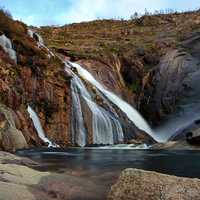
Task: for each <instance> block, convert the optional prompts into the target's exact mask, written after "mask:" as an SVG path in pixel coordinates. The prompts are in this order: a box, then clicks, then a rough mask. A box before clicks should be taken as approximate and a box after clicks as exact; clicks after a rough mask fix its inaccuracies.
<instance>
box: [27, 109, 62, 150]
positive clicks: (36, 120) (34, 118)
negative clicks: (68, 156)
mask: <svg viewBox="0 0 200 200" xmlns="http://www.w3.org/2000/svg"><path fill="white" fill-rule="evenodd" d="M27 111H28V113H29V115H30V118H31V119H32V121H33V124H34V127H35V129H36V131H37V133H38V136H39V138H40V139H41V140H42V141H43V142H45V143H47V144H48V147H59V146H58V145H56V144H53V143H52V142H51V141H50V140H49V139H48V138H47V137H46V136H45V133H44V130H43V128H42V125H41V123H40V119H39V117H38V116H37V114H36V112H35V111H34V110H33V109H32V108H31V107H30V106H28V109H27Z"/></svg>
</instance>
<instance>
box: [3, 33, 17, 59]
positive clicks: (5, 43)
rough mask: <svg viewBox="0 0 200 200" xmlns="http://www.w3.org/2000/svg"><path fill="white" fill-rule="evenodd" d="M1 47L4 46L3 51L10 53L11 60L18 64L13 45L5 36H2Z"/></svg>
mask: <svg viewBox="0 0 200 200" xmlns="http://www.w3.org/2000/svg"><path fill="white" fill-rule="evenodd" d="M0 46H2V48H3V50H4V51H5V52H6V53H8V55H9V57H10V59H11V60H14V62H15V63H17V55H16V52H15V50H14V49H13V47H12V43H11V41H10V39H9V38H7V37H6V36H5V35H4V34H3V35H1V36H0Z"/></svg>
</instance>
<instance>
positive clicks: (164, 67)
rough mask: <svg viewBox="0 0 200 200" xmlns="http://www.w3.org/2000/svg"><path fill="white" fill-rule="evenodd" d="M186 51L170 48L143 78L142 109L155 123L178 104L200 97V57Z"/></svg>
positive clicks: (184, 103) (192, 101)
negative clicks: (199, 84) (143, 94)
mask: <svg viewBox="0 0 200 200" xmlns="http://www.w3.org/2000/svg"><path fill="white" fill-rule="evenodd" d="M187 51H188V50H187V49H184V48H182V49H175V50H170V51H169V52H168V53H167V54H166V55H165V56H164V57H163V58H162V59H161V61H160V64H159V65H158V66H157V67H156V68H155V69H154V70H152V71H151V72H149V73H148V74H147V76H146V77H145V78H144V80H143V82H144V91H145V92H144V93H145V98H144V99H143V100H142V101H143V102H142V104H141V111H142V113H144V115H145V116H146V117H147V118H150V119H151V120H152V121H153V122H155V123H156V119H157V121H159V119H162V118H163V117H165V116H166V115H167V114H169V113H172V112H174V111H175V109H176V108H177V106H178V105H180V104H182V105H187V104H188V103H190V104H191V103H194V102H195V101H196V100H199V92H200V89H199V87H197V86H198V83H199V81H200V78H199V77H200V76H199V75H200V68H199V59H198V58H197V57H195V56H194V55H193V54H190V53H188V52H187ZM150 113H151V114H150Z"/></svg>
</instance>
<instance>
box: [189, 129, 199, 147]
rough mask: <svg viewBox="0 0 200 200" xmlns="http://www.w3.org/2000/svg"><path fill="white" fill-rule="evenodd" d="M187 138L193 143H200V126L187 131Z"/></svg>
mask: <svg viewBox="0 0 200 200" xmlns="http://www.w3.org/2000/svg"><path fill="white" fill-rule="evenodd" d="M186 140H187V142H188V143H189V144H191V145H198V146H199V145H200V128H198V129H196V130H193V131H190V132H187V133H186Z"/></svg>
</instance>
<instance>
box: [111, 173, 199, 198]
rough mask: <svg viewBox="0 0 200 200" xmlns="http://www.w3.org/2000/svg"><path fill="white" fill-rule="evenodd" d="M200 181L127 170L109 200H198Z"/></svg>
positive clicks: (113, 189) (112, 189)
mask: <svg viewBox="0 0 200 200" xmlns="http://www.w3.org/2000/svg"><path fill="white" fill-rule="evenodd" d="M199 196H200V180H199V179H190V178H180V177H175V176H168V175H164V174H159V173H155V172H148V171H143V170H137V169H126V170H125V171H123V172H122V174H121V176H120V178H119V180H118V181H117V183H116V184H115V185H114V186H113V187H112V188H111V191H110V194H109V196H108V200H125V199H126V200H191V199H192V200H198V199H199Z"/></svg>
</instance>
